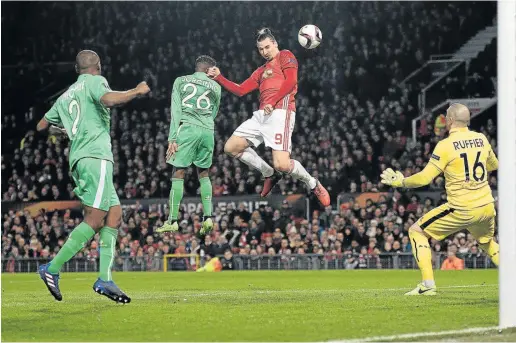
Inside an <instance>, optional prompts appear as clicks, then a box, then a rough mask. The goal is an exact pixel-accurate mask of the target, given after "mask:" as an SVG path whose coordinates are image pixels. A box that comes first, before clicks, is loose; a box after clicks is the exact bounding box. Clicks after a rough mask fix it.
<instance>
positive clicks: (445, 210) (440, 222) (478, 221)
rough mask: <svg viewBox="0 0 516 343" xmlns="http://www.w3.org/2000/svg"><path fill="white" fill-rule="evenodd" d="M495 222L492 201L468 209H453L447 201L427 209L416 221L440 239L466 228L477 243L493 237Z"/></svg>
mask: <svg viewBox="0 0 516 343" xmlns="http://www.w3.org/2000/svg"><path fill="white" fill-rule="evenodd" d="M495 222H496V210H495V207H494V203H490V204H487V205H484V206H481V207H477V208H472V209H470V210H464V209H460V210H459V209H454V208H452V207H450V205H449V204H448V203H446V204H442V205H441V206H439V207H436V208H434V209H433V210H431V211H429V212H428V213H427V214H425V215H424V216H423V217H421V218H420V219H419V220H418V221H417V223H418V225H419V227H420V228H421V229H422V230H423V231H424V232H425V233H427V234H428V235H429V236H430V237H432V238H435V239H436V240H439V241H442V240H443V239H445V238H446V237H448V236H449V235H451V234H454V233H456V232H458V231H461V230H464V229H466V230H468V231H469V232H471V234H472V235H473V236H474V237H475V239H476V240H477V241H478V243H479V244H485V243H488V242H489V241H490V240H492V239H493V235H494V230H495Z"/></svg>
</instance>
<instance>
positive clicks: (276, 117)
mask: <svg viewBox="0 0 516 343" xmlns="http://www.w3.org/2000/svg"><path fill="white" fill-rule="evenodd" d="M295 122H296V113H295V112H292V111H287V110H283V109H275V110H274V111H272V113H271V114H270V115H265V114H264V112H263V110H258V111H254V112H253V117H252V118H251V119H247V120H246V121H245V122H243V123H242V124H241V125H240V126H239V127H237V129H236V130H235V132H233V135H235V136H238V137H243V138H245V139H247V140H248V141H249V142H251V144H253V145H254V146H255V147H257V146H259V145H260V144H262V142H265V146H267V147H269V148H271V149H272V150H278V151H288V152H292V131H294V124H295Z"/></svg>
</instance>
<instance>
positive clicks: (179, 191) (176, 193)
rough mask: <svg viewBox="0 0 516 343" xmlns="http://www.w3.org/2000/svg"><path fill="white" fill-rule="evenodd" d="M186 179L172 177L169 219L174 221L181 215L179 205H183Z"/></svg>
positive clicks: (171, 221)
mask: <svg viewBox="0 0 516 343" xmlns="http://www.w3.org/2000/svg"><path fill="white" fill-rule="evenodd" d="M184 184H185V180H183V179H176V178H173V179H172V187H171V188H170V197H169V205H170V214H169V217H168V221H169V222H170V223H173V222H174V221H175V220H177V217H178V216H179V206H180V205H181V200H182V199H183V189H184Z"/></svg>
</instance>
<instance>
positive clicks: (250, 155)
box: [238, 148, 274, 177]
mask: <svg viewBox="0 0 516 343" xmlns="http://www.w3.org/2000/svg"><path fill="white" fill-rule="evenodd" d="M238 159H239V160H240V161H242V162H244V163H245V164H247V165H248V166H249V167H251V168H253V169H256V170H259V171H260V173H262V175H263V176H264V177H271V176H272V174H274V168H272V167H271V166H270V165H268V164H267V162H265V161H264V160H263V159H262V158H261V157H260V156H258V154H257V153H256V151H254V150H253V149H251V148H247V149H245V150H244V152H243V153H242V155H241V156H240V157H238Z"/></svg>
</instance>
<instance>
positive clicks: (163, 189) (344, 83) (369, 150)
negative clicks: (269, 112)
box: [2, 2, 496, 264]
mask: <svg viewBox="0 0 516 343" xmlns="http://www.w3.org/2000/svg"><path fill="white" fill-rule="evenodd" d="M11 6H15V5H11ZM38 6H40V7H38ZM49 6H54V7H49ZM228 7H230V9H228ZM495 10H496V6H495V5H493V4H491V3H473V4H471V3H460V2H454V3H438V2H437V3H436V2H433V3H425V2H319V3H317V4H316V5H315V4H311V3H281V2H279V3H268V4H267V6H264V5H262V4H258V3H246V4H240V3H231V2H230V3H223V4H222V3H221V4H218V5H216V6H209V7H207V6H204V3H202V2H188V3H180V2H178V3H170V4H166V5H165V4H163V3H152V2H150V3H148V2H141V3H134V4H132V5H131V6H124V5H123V4H122V3H116V2H114V3H102V2H101V3H61V4H54V5H46V4H38V5H35V7H34V10H33V11H34V12H31V13H27V18H31V16H36V15H37V16H38V19H37V20H38V22H41V25H40V27H41V30H37V31H33V32H30V33H28V32H25V31H23V30H21V29H20V32H14V33H13V36H12V37H13V39H12V40H11V38H9V41H8V42H9V45H10V46H12V49H11V50H10V53H9V54H8V56H7V57H6V60H5V61H6V62H5V63H13V64H15V63H18V64H20V67H19V72H18V73H14V75H13V76H9V75H8V76H7V80H6V87H5V88H6V89H7V90H8V91H9V90H10V91H11V92H10V93H9V96H10V97H9V101H10V102H11V103H15V102H17V101H18V102H17V103H23V104H27V105H28V106H32V107H30V108H29V109H23V112H21V113H18V112H17V111H19V110H20V109H19V108H17V107H15V106H12V111H11V112H12V113H7V114H3V116H2V135H3V138H2V140H3V142H4V138H5V140H6V144H5V145H4V146H6V147H7V149H6V150H4V149H3V150H2V200H3V201H34V200H67V199H74V195H73V192H72V189H73V183H72V181H71V177H70V174H69V170H68V169H69V168H68V158H67V155H68V147H67V142H66V141H61V140H59V139H57V138H56V137H53V136H50V137H49V136H47V135H43V134H38V133H36V132H34V131H33V130H32V129H31V128H33V127H35V124H36V122H37V120H39V118H40V117H41V116H42V115H43V113H44V111H45V110H46V109H48V108H49V106H50V103H46V104H45V106H42V105H41V104H30V101H27V100H23V99H22V100H20V96H21V95H20V94H17V93H16V92H13V91H12V90H16V89H19V87H22V86H25V87H31V89H33V90H36V89H38V88H42V87H45V86H46V85H47V84H48V83H50V82H53V83H59V82H60V81H61V82H62V83H63V80H57V81H56V80H54V78H55V77H56V75H58V74H54V73H53V72H52V71H51V70H50V69H49V68H47V67H45V65H44V63H45V62H59V61H71V60H73V58H74V56H75V53H76V52H77V50H78V49H80V48H91V49H94V50H96V51H98V52H99V54H100V56H101V59H102V62H103V74H104V75H105V76H106V78H107V79H108V80H109V82H110V85H111V87H112V88H113V89H127V88H130V87H133V86H134V85H136V83H137V82H138V81H140V80H141V79H145V80H147V82H148V83H149V85H150V87H151V89H152V94H151V96H150V98H149V99H142V100H140V101H138V102H135V103H134V104H131V105H130V106H126V107H122V108H115V109H113V110H112V125H111V131H112V137H113V154H114V159H115V167H114V176H115V185H116V186H117V189H118V194H119V197H120V199H134V198H164V197H168V193H169V189H170V178H171V168H169V166H167V165H166V163H165V161H164V157H165V149H166V144H167V143H166V140H167V137H168V123H169V118H170V109H169V106H170V104H169V103H170V99H169V97H170V92H171V89H170V87H171V85H172V84H173V80H174V78H175V77H177V76H179V75H183V74H188V73H191V72H192V71H193V63H194V60H195V57H196V56H197V55H199V54H209V55H211V56H213V57H215V58H216V59H217V61H218V65H219V66H220V68H221V71H222V73H223V74H225V75H226V76H227V77H228V78H229V79H231V80H234V81H237V82H241V81H243V80H244V79H245V78H246V77H248V76H249V75H250V74H251V73H252V71H253V70H254V69H255V68H256V67H258V66H259V65H261V64H262V63H263V61H262V60H261V57H259V55H258V54H257V52H256V49H255V42H254V29H255V28H256V29H257V28H259V27H261V26H263V25H268V26H270V27H271V28H272V29H273V32H274V34H275V35H276V37H277V38H278V40H279V44H280V47H281V48H284V49H289V50H291V51H293V52H294V54H295V55H296V57H297V58H298V60H299V64H300V69H299V93H298V96H297V101H296V103H297V113H298V115H297V123H296V127H295V131H294V134H293V137H292V139H293V157H294V158H296V159H298V160H299V161H300V162H301V163H302V164H303V165H305V166H306V167H307V170H308V171H309V172H311V173H312V174H313V175H314V176H315V177H317V178H319V179H320V180H321V182H322V183H323V184H324V185H325V186H326V187H327V189H328V190H329V191H330V194H331V195H332V199H333V203H335V202H336V201H335V200H336V198H337V196H338V195H339V194H341V193H352V194H357V193H360V192H376V191H378V190H380V187H381V186H380V185H379V183H378V181H379V175H380V173H381V171H382V170H384V169H385V168H386V167H389V166H392V167H393V168H396V169H401V170H403V171H404V173H406V174H412V173H415V172H418V171H419V170H421V169H422V168H423V167H424V165H425V163H426V161H427V160H428V157H429V155H430V154H431V151H432V149H433V147H434V145H435V143H436V142H437V141H438V140H439V139H440V138H442V136H443V135H444V130H443V128H442V126H440V124H439V121H436V118H433V117H431V116H429V117H428V118H426V119H425V120H423V121H422V122H421V126H420V128H419V131H418V132H419V138H418V141H417V142H411V140H410V139H409V138H408V136H409V134H410V122H411V119H412V118H414V117H415V116H417V114H418V113H417V112H418V110H417V104H416V100H417V99H414V97H413V96H412V95H411V94H410V92H409V90H408V89H406V88H404V87H401V86H400V82H401V81H402V80H403V79H404V78H405V77H406V76H407V75H408V74H410V72H412V71H413V70H414V69H416V68H418V67H420V66H421V65H422V64H423V63H424V62H425V61H426V60H427V59H428V58H429V56H430V55H431V54H438V53H450V52H453V51H455V50H457V49H458V48H459V47H460V45H461V44H463V43H464V42H466V41H467V39H469V38H470V37H471V36H473V35H474V34H475V33H476V32H477V31H478V30H479V29H482V28H483V27H485V26H486V25H489V24H490V23H491V21H492V18H493V17H494V14H495ZM14 13H15V12H14ZM230 13H231V14H230ZM234 13H237V15H234ZM65 14H73V15H74V17H77V18H80V19H79V20H76V21H75V20H71V19H70V18H71V17H72V16H70V15H65ZM76 14H80V15H76ZM56 16H59V18H63V20H62V21H60V23H61V24H60V27H59V29H58V30H57V31H56V32H50V31H48V30H49V27H50V26H46V25H44V23H45V22H50V21H53V20H55V19H56ZM14 17H16V16H15V15H14ZM271 18H273V20H272V21H273V22H275V23H276V24H274V25H272V24H270V23H271ZM333 18H334V19H333ZM3 20H4V18H3ZM10 20H14V18H13V17H9V16H6V18H5V21H6V22H7V23H8V22H9V21H10ZM307 22H310V23H315V24H317V25H318V26H319V27H320V28H321V30H322V32H323V44H322V45H321V46H320V47H319V48H318V49H316V50H313V51H307V50H303V49H301V48H300V47H299V46H298V44H297V42H296V39H295V38H294V37H296V35H297V30H298V28H299V27H301V26H302V25H303V24H305V23H307ZM332 23H340V24H338V25H337V26H336V27H335V26H334V25H332ZM344 23H346V24H344ZM213 27H218V28H220V31H213V30H212V29H210V28H213ZM170 32H173V34H169V33H170ZM16 37H18V38H19V39H18V40H16V39H14V38H16ZM43 37H44V38H43ZM27 39H28V40H29V41H30V45H29V46H31V47H32V48H33V51H35V52H36V54H35V55H36V57H35V59H33V58H32V55H30V54H28V50H27V44H26V43H27V41H26V40H27ZM491 50H492V47H491V48H490V50H489V51H491ZM29 55H30V56H31V58H29V59H27V58H28V57H27V56H29ZM487 56H488V57H487V58H486V54H482V55H481V56H480V57H481V58H482V60H487V65H488V67H486V68H483V69H482V68H481V67H480V65H481V64H479V63H472V66H473V67H472V69H471V72H470V77H468V81H467V83H463V84H461V85H460V90H459V91H457V90H456V89H455V90H454V92H455V93H456V94H463V96H462V97H468V96H490V95H491V94H492V92H493V88H492V87H489V82H484V81H485V80H491V78H492V77H495V75H493V73H494V70H495V69H496V68H495V64H494V63H495V61H496V59H494V60H493V59H492V58H489V55H487ZM473 62H475V61H473ZM27 63H30V65H29V67H27V66H26V65H25V64H27ZM27 68H28V69H27ZM63 79H65V77H63ZM20 80H26V82H21V81H20ZM65 86H66V84H62V88H64V87H65ZM448 86H449V87H452V86H453V87H455V86H454V84H453V80H451V81H450V83H449V85H448ZM455 88H456V87H455ZM2 92H3V93H4V87H3V90H2ZM455 93H454V94H455ZM256 105H257V94H252V95H248V96H245V97H243V98H241V99H239V98H237V97H235V96H233V95H231V94H227V93H224V95H223V100H222V104H221V106H220V112H219V115H218V117H217V120H216V151H215V154H214V163H213V167H212V168H211V175H212V180H213V190H214V195H215V196H223V195H244V194H255V193H256V192H258V191H259V190H260V183H261V180H260V176H259V175H258V174H257V173H256V172H255V171H250V170H248V169H247V167H245V166H243V165H242V164H241V163H240V162H239V161H237V160H233V159H231V158H229V157H227V156H226V155H224V153H223V147H224V142H225V141H226V139H227V138H229V136H230V135H231V133H232V132H233V130H234V129H235V128H236V127H237V126H238V125H239V124H240V123H241V122H243V121H244V120H245V119H247V118H248V117H249V115H250V113H251V112H252V109H253V108H255V107H256ZM495 129H496V126H495V125H494V124H493V122H491V121H487V122H486V123H484V125H482V126H481V128H480V130H481V131H482V132H484V133H485V134H486V136H488V138H489V139H490V140H491V141H492V145H493V147H494V148H495V149H496V142H495V141H494V139H495V137H496V134H495ZM258 150H259V153H260V154H263V155H264V156H266V159H268V160H269V161H271V160H272V159H271V153H270V151H266V150H265V149H263V147H261V148H260V149H258ZM443 181H444V179H443V178H442V177H439V178H437V179H436V180H435V181H434V182H433V183H432V184H431V185H429V186H428V187H427V188H426V189H429V190H437V191H442V190H443V188H444V182H443ZM490 184H491V185H492V186H493V187H496V174H493V175H492V176H491V179H490ZM381 190H386V189H385V188H383V189H381ZM276 191H277V192H281V193H282V194H293V193H303V192H305V188H304V185H302V184H301V183H299V182H296V181H294V180H292V179H290V178H288V177H287V178H285V179H284V180H283V181H282V182H281V183H280V185H279V187H278V188H277V189H276ZM185 193H186V195H197V194H198V182H197V181H196V174H195V172H194V170H193V169H189V170H188V171H187V176H186V181H185ZM435 205H436V204H433V203H432V201H431V200H429V199H412V198H406V195H405V194H401V193H398V192H396V193H394V194H393V195H392V196H389V197H387V198H382V199H381V200H380V201H378V203H368V205H367V206H366V207H364V208H360V207H359V205H358V204H357V203H353V201H351V202H345V203H344V204H343V205H342V206H341V208H338V209H335V208H334V210H336V214H331V209H321V210H319V211H315V212H314V213H313V214H312V220H311V221H310V222H308V221H307V220H306V219H305V218H296V217H293V216H292V214H291V211H290V210H289V208H288V206H287V205H285V206H283V207H282V208H281V209H272V208H260V210H259V211H255V212H253V213H249V212H247V211H246V210H245V209H243V208H238V209H232V210H231V209H230V210H228V212H227V213H216V222H217V225H216V230H215V231H214V233H213V235H212V237H207V238H206V239H205V240H204V241H203V242H201V241H200V240H199V239H198V238H197V237H196V235H195V231H196V230H198V228H199V225H200V223H199V216H198V215H196V214H188V213H183V214H182V218H181V226H182V227H183V229H184V234H177V235H174V236H164V237H161V236H158V235H155V234H154V229H155V228H156V227H157V226H159V225H160V224H161V222H162V221H163V220H164V219H165V218H166V217H165V216H166V213H161V214H160V213H158V212H157V210H150V211H148V212H145V211H139V210H137V209H135V210H129V211H125V213H124V219H123V224H122V227H121V228H120V235H121V239H120V243H119V256H120V257H123V256H126V257H130V258H135V259H137V258H140V261H142V262H141V263H144V262H143V261H144V258H143V257H144V256H146V257H149V256H162V255H163V254H167V253H171V252H179V253H182V252H197V251H200V250H202V251H203V254H206V255H210V256H214V255H223V254H224V253H225V252H226V251H228V250H229V251H231V252H232V253H235V254H245V255H254V254H294V253H295V254H303V253H305V254H307V253H316V254H318V253H324V254H336V255H339V256H346V258H347V256H351V257H350V258H354V257H353V254H355V255H357V256H359V255H360V254H362V255H363V254H367V255H370V256H377V255H378V254H380V253H383V252H410V249H411V247H410V242H408V236H407V229H408V227H409V226H410V224H411V223H412V222H413V221H414V220H415V218H417V217H419V216H420V215H422V214H423V213H425V212H426V211H428V209H430V208H431V207H432V206H435ZM242 206H243V205H242ZM357 206H358V207H357ZM79 221H80V214H74V213H73V212H67V213H64V214H63V213H59V214H58V213H57V212H54V213H42V214H40V215H38V216H36V217H31V216H30V215H29V214H28V213H27V212H26V213H21V214H20V213H15V212H14V211H11V212H9V213H4V214H3V229H2V232H3V234H2V245H3V249H2V254H3V257H8V256H11V257H12V258H14V259H23V258H27V257H37V258H39V257H48V256H53V255H54V254H55V253H56V251H58V249H59V247H60V246H62V244H63V243H64V240H65V238H66V236H67V234H68V233H69V232H70V230H71V229H72V228H73V227H74V226H75V225H77V223H78V222H79ZM432 246H433V248H434V250H435V251H441V250H443V249H448V248H450V249H455V248H453V247H454V246H455V247H456V248H457V249H458V252H459V253H461V254H477V253H478V247H477V246H476V243H475V241H474V239H473V237H471V235H465V236H462V234H458V235H456V236H455V237H452V238H451V239H450V240H449V241H448V242H444V243H442V244H441V243H437V242H433V243H432ZM82 254H83V256H85V257H88V258H94V257H96V254H98V252H97V246H96V242H94V241H92V242H91V245H90V246H89V247H86V248H85V249H84V251H83V252H82ZM151 260H152V259H150V260H149V261H151ZM149 263H151V262H149ZM353 263H354V262H353ZM353 263H352V264H353ZM357 263H358V260H357Z"/></svg>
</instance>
